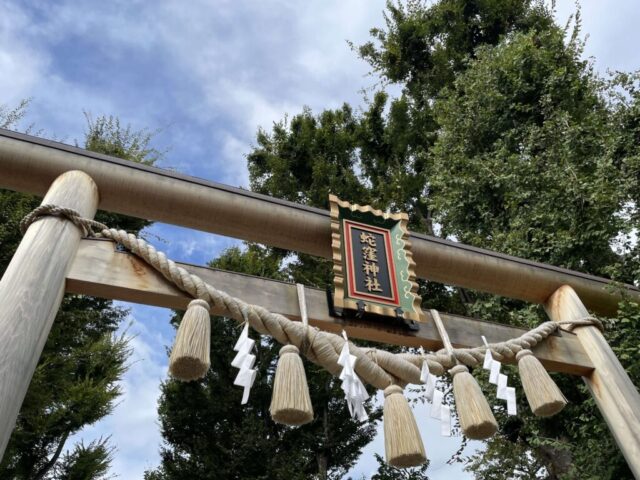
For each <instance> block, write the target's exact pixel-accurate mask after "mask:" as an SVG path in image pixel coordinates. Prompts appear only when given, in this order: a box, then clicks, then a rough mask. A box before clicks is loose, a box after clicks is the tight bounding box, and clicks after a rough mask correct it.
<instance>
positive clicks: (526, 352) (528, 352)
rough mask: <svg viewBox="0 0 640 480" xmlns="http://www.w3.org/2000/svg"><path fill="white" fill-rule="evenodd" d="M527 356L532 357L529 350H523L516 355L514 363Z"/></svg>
mask: <svg viewBox="0 0 640 480" xmlns="http://www.w3.org/2000/svg"><path fill="white" fill-rule="evenodd" d="M527 355H533V352H532V351H531V350H527V349H523V350H520V351H519V352H518V353H516V362H519V361H520V359H521V358H523V357H526V356H527Z"/></svg>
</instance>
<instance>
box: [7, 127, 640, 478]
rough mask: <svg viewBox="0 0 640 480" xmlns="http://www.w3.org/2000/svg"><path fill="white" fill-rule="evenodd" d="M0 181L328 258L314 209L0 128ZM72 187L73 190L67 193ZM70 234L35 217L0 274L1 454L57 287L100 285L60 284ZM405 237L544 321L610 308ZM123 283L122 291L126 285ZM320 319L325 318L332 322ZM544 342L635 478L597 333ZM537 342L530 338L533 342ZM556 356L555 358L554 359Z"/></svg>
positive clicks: (420, 254)
mask: <svg viewBox="0 0 640 480" xmlns="http://www.w3.org/2000/svg"><path fill="white" fill-rule="evenodd" d="M74 170H76V171H74ZM77 170H81V171H82V172H84V174H83V173H82V172H77ZM56 179H57V180H56ZM54 180H56V181H55V182H54ZM96 187H97V189H96ZM0 188H9V189H12V190H16V191H20V192H25V193H33V194H37V195H45V193H47V192H48V194H47V199H48V201H50V202H51V203H56V204H58V205H60V206H67V207H71V208H74V209H76V210H80V211H81V212H82V213H83V214H84V215H85V216H91V215H93V212H94V210H95V203H94V202H95V201H96V200H97V198H95V196H94V193H95V192H96V190H97V193H98V194H99V203H98V207H99V208H101V209H105V210H109V211H113V212H117V213H122V214H127V215H132V216H136V217H139V218H146V219H149V220H154V221H162V222H166V223H172V224H175V225H181V226H185V227H190V228H195V229H199V230H203V231H208V232H213V233H219V234H222V235H227V236H232V237H236V238H241V239H244V240H249V241H255V242H260V243H265V244H267V245H272V246H277V247H281V248H285V249H288V250H295V251H299V252H304V253H309V254H312V255H317V256H322V257H325V258H331V244H330V238H331V229H330V220H329V214H328V212H326V211H324V210H319V209H315V208H309V207H306V206H302V205H297V204H294V203H291V202H284V201H281V200H277V199H274V198H271V197H267V196H264V195H257V194H254V193H252V192H248V191H246V190H242V189H236V188H232V187H227V186H224V185H220V184H215V183H212V182H207V181H204V180H200V179H196V178H192V177H187V176H184V175H179V174H176V173H173V172H167V171H164V170H160V169H157V168H152V167H146V166H143V165H139V164H135V163H131V162H126V161H123V160H119V159H116V158H112V157H108V156H104V155H98V154H94V153H91V152H87V151H84V150H82V149H79V148H74V147H70V146H67V145H63V144H60V143H55V142H49V141H46V140H41V139H37V138H34V137H30V136H27V135H21V134H17V133H13V132H9V131H6V130H0ZM74 192H78V195H75V196H74V194H73V193H74ZM81 192H85V193H81ZM47 199H45V202H46V201H47ZM78 240H79V234H78V231H77V229H75V227H73V226H72V225H71V224H70V223H69V222H67V221H65V220H63V219H58V218H48V219H45V220H42V221H40V222H37V223H36V224H35V225H32V226H31V227H30V228H29V230H28V231H27V235H25V238H24V240H23V242H22V243H21V244H20V247H19V248H18V251H17V252H16V255H15V256H14V258H13V259H12V261H11V263H10V264H9V267H8V268H7V271H6V272H5V275H4V276H3V278H2V280H1V281H0V427H1V428H0V455H2V454H3V453H4V449H5V447H6V443H7V442H8V439H9V436H10V434H11V430H12V428H13V425H14V424H15V420H16V416H17V413H18V410H19V407H20V405H21V403H22V400H23V398H24V395H25V393H26V389H27V387H28V384H29V382H30V379H31V377H32V375H33V372H34V370H35V366H36V362H37V360H38V358H39V356H40V354H41V353H42V348H43V346H44V342H45V340H46V336H47V335H48V332H49V328H50V326H51V321H52V320H53V316H54V315H55V312H56V310H57V308H58V307H59V305H60V301H61V298H62V294H63V292H64V290H65V286H66V287H67V288H70V289H71V290H73V291H78V292H80V293H86V294H90V293H92V290H91V289H96V288H98V287H99V286H100V285H102V288H104V287H105V283H104V281H103V280H100V279H98V281H96V279H95V278H92V279H86V278H85V279H84V280H83V281H84V284H82V282H81V281H80V280H79V278H77V277H69V284H70V285H71V286H70V287H69V285H66V280H65V279H66V278H67V274H68V273H70V272H74V270H73V269H72V265H74V264H76V262H74V261H72V260H74V259H77V260H78V261H79V260H80V259H79V258H76V254H77V252H78V245H79V243H80V242H79V241H78ZM411 243H412V245H413V248H412V250H413V258H414V260H415V262H416V264H417V266H416V269H415V270H416V274H417V276H419V277H421V278H426V279H429V280H433V281H438V282H442V283H446V284H450V285H456V286H462V287H466V288H472V289H476V290H480V291H485V292H489V293H493V294H496V295H502V296H506V297H511V298H517V299H521V300H526V301H529V302H535V303H540V304H544V306H545V308H546V310H547V312H548V314H549V316H550V317H551V318H552V319H553V320H561V319H567V318H568V319H578V318H581V317H584V316H585V315H586V314H587V308H589V309H591V310H592V311H595V312H597V313H600V314H604V315H608V314H612V313H614V312H615V311H616V307H617V304H618V302H619V300H620V298H621V294H620V292H619V291H617V290H614V289H611V288H609V287H611V286H612V285H611V282H610V281H609V280H607V279H603V278H599V277H595V276H592V275H586V274H583V273H579V272H573V271H570V270H566V269H561V268H557V267H553V266H549V265H545V264H541V263H536V262H531V261H528V260H524V259H521V258H517V257H512V256H508V255H503V254H499V253H495V252H491V251H488V250H482V249H477V248H474V247H469V246H466V245H462V244H458V243H454V242H448V241H446V240H442V239H438V238H434V237H428V236H425V235H417V234H413V235H412V236H411ZM83 245H85V242H83ZM83 249H84V247H82V248H81V249H80V251H82V250H83ZM110 266H111V263H109V264H102V265H96V266H94V267H95V268H97V269H98V270H100V269H102V271H101V272H100V273H101V275H103V276H104V278H108V275H109V274H108V270H107V268H110ZM73 268H75V267H73ZM77 273H78V271H75V274H77ZM75 274H74V275H75ZM74 282H75V283H74ZM74 284H75V285H76V287H77V290H76V289H74V287H73V285H74ZM82 285H84V286H82ZM109 286H110V287H111V288H118V287H117V285H109ZM121 287H122V286H121ZM85 288H86V290H85ZM622 289H623V290H624V294H625V295H626V296H628V297H629V298H631V299H632V300H636V301H640V290H638V288H636V287H634V286H631V285H625V286H623V287H622ZM35 290H37V294H36V293H35V292H34V291H35ZM126 290H127V288H123V289H121V291H126ZM133 290H135V289H133ZM128 291H129V293H128V294H133V293H132V289H131V288H128ZM93 293H97V291H93ZM166 293H167V292H164V294H163V293H162V292H153V291H152V292H148V291H145V295H148V296H147V297H145V298H147V299H150V300H149V301H153V302H154V303H155V302H156V301H158V303H160V304H162V301H166V300H167V295H166ZM136 295H140V292H139V291H138V292H137V293H136ZM154 295H155V297H153V296H154ZM163 295H164V297H163ZM109 296H113V295H109ZM169 296H170V295H169ZM115 298H118V297H117V296H116V297H115ZM123 298H124V297H123ZM152 298H155V300H151V299H152ZM163 298H164V300H163ZM131 299H132V300H133V298H131ZM139 301H140V300H139ZM582 302H584V304H583V303H582ZM448 318H449V320H451V321H452V322H454V324H455V322H458V324H459V325H463V323H464V321H465V320H462V319H461V317H453V316H449V317H448ZM320 320H321V319H320V318H316V321H318V322H319V321H320ZM466 321H467V322H471V323H470V325H472V326H471V327H467V328H468V329H469V328H470V329H471V332H470V333H469V334H471V335H474V334H475V331H477V332H480V331H482V328H483V327H482V325H483V324H481V323H479V322H478V323H477V324H476V323H473V322H474V321H473V320H468V319H467V320H466ZM330 323H331V322H324V325H325V326H327V327H328V328H331V326H330ZM476 326H477V328H476ZM334 328H335V326H334ZM351 328H360V329H365V330H366V329H367V328H369V327H366V326H364V327H363V326H357V327H354V326H351ZM429 328H431V329H432V330H433V327H426V328H425V329H423V328H421V330H420V332H419V335H418V336H419V337H421V339H420V340H419V341H418V344H420V342H424V343H425V345H427V346H428V345H429V344H430V343H429V342H432V343H433V342H435V341H434V339H433V338H431V337H429V335H433V334H430V333H428V329H429ZM501 328H505V327H504V326H503V327H495V326H493V327H492V330H491V331H492V333H491V334H490V335H493V333H496V335H498V333H499V332H500V331H502V332H503V334H504V332H505V330H501ZM378 330H379V329H378ZM423 330H424V332H423ZM423 334H424V336H423ZM478 334H479V333H478ZM394 335H396V337H394ZM374 337H377V338H374ZM361 338H370V339H373V340H379V341H388V342H389V343H394V340H395V343H402V344H408V345H415V344H416V340H415V337H407V339H408V340H407V342H404V339H402V338H400V337H399V336H398V335H397V333H395V334H394V333H393V332H382V333H380V332H378V333H375V334H374V333H371V331H367V332H364V333H362V334H361ZM492 338H493V337H492ZM570 338H572V339H571V340H570ZM400 340H402V341H400ZM496 340H498V338H496ZM575 340H577V341H578V343H576V342H575ZM571 342H573V345H574V347H568V353H569V355H564V353H562V352H561V350H562V349H564V348H565V347H567V346H568V345H571V344H572V343H571ZM473 343H474V344H475V343H476V342H473ZM433 344H434V345H436V347H437V346H439V344H438V343H433ZM459 344H460V345H464V344H465V342H464V341H460V343H459ZM578 344H580V347H578V346H577V345H578ZM554 345H555V347H554ZM546 348H547V349H548V350H549V351H548V356H547V357H546V358H544V357H543V358H544V360H545V362H546V364H547V366H548V368H552V369H557V370H561V371H568V370H569V369H574V370H575V371H574V372H572V373H577V374H580V375H582V376H583V378H584V379H585V383H586V384H587V386H588V387H589V389H590V391H591V394H592V395H593V397H594V398H595V400H596V404H597V405H598V407H599V408H600V411H601V412H602V414H603V416H604V418H605V420H606V421H607V424H608V426H609V428H610V429H611V431H612V434H613V436H614V438H615V440H616V442H617V443H618V446H619V447H620V449H621V451H622V453H623V454H624V456H625V458H626V460H627V462H628V464H629V466H630V467H631V470H632V471H633V473H634V475H635V476H636V477H637V478H640V394H638V391H637V389H636V388H635V386H634V385H633V384H632V383H631V381H630V379H629V377H628V375H627V374H626V372H625V371H624V369H623V368H622V366H621V365H620V363H619V362H618V360H617V358H616V357H615V354H614V353H613V351H612V350H611V348H610V347H609V345H608V344H607V343H606V341H605V340H604V337H602V335H601V334H600V333H599V331H598V330H597V329H596V328H595V327H592V326H582V327H579V328H578V329H577V334H576V336H575V338H573V337H572V336H569V335H561V336H560V338H559V339H557V340H556V339H552V340H550V341H549V342H548V345H547V347H546ZM551 350H553V353H552V352H551ZM543 352H544V348H541V349H540V350H539V353H540V354H541V355H543ZM545 355H546V353H545ZM562 355H564V359H563V360H562V361H559V359H561V358H563V357H562ZM585 355H586V357H587V358H585ZM554 362H555V363H554Z"/></svg>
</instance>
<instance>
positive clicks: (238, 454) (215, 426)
mask: <svg viewBox="0 0 640 480" xmlns="http://www.w3.org/2000/svg"><path fill="white" fill-rule="evenodd" d="M211 266H213V267H216V268H222V269H225V270H232V271H235V272H240V273H248V274H253V275H260V276H265V277H268V278H274V279H280V280H282V279H285V278H287V276H286V274H285V272H283V271H282V269H281V257H280V256H279V255H277V254H276V255H274V253H273V251H271V250H270V249H266V248H264V247H260V246H257V245H248V246H247V248H246V250H245V251H241V250H240V249H239V248H237V247H234V248H230V249H228V250H226V251H225V252H224V253H223V254H222V255H221V256H220V257H219V258H218V259H216V260H215V261H213V262H211ZM180 319H181V315H178V314H176V316H175V317H174V319H173V322H174V324H178V323H179V321H180ZM211 320H212V329H211V330H212V333H211V368H210V369H209V372H208V373H207V376H206V377H205V378H204V379H203V380H201V381H197V382H189V383H183V382H179V381H176V380H173V379H169V380H167V381H166V382H165V383H164V384H163V385H162V395H161V398H160V402H159V414H160V422H161V428H162V435H163V438H164V441H165V446H163V448H162V449H161V457H162V463H161V465H160V467H159V468H157V469H156V470H154V471H149V472H147V473H146V475H145V478H146V479H147V480H170V479H182V478H191V479H193V480H208V479H216V480H224V479H238V478H242V479H267V478H268V479H283V480H284V479H308V478H323V479H324V478H331V479H334V478H335V479H337V478H341V477H342V476H343V475H344V474H345V473H346V472H347V471H348V470H349V468H350V467H351V466H352V465H353V464H354V462H355V460H356V459H357V457H358V452H359V451H360V449H361V448H362V447H364V446H365V445H366V444H367V443H369V441H370V440H371V438H372V436H373V435H374V433H375V426H374V425H373V424H361V423H359V422H355V421H352V420H350V418H349V416H348V412H347V407H346V402H345V401H344V395H343V394H342V392H341V390H340V387H339V381H337V380H336V379H333V378H332V377H331V376H330V375H329V374H328V373H326V372H324V371H323V370H322V369H320V368H319V367H317V366H315V365H312V364H310V363H308V362H305V370H306V373H307V379H308V383H309V388H310V393H311V398H312V401H313V405H314V412H315V415H316V418H315V420H314V421H313V422H312V423H311V424H308V425H306V426H304V427H300V428H290V427H286V426H283V425H279V424H276V423H274V422H273V421H272V420H271V418H270V415H269V405H270V401H271V391H272V381H273V375H274V372H275V366H276V359H277V356H278V350H279V349H280V345H278V344H277V343H276V342H275V341H273V340H272V339H271V338H267V337H265V338H261V339H260V340H259V341H257V342H256V347H257V352H256V356H257V360H256V365H257V368H258V374H257V378H256V381H255V384H254V386H253V388H252V389H251V396H250V399H249V402H248V404H247V405H244V406H242V405H240V398H241V396H242V389H241V388H238V387H236V386H234V385H233V379H234V378H235V376H236V374H237V369H235V368H233V367H231V360H232V359H233V357H234V355H235V352H234V351H233V350H232V346H233V344H234V342H235V339H236V338H237V336H238V335H239V333H240V328H239V327H238V326H237V325H236V324H235V322H233V321H231V320H229V319H226V318H222V317H212V319H211ZM371 415H372V417H373V418H374V419H377V418H379V416H380V415H379V412H376V411H373V412H372V413H371Z"/></svg>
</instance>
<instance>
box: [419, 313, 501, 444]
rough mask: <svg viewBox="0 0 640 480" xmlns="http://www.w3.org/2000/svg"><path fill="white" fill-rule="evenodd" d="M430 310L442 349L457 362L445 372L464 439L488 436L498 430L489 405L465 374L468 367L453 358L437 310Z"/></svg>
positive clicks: (445, 331) (478, 387)
mask: <svg viewBox="0 0 640 480" xmlns="http://www.w3.org/2000/svg"><path fill="white" fill-rule="evenodd" d="M430 312H431V318H432V319H433V322H434V323H435V324H436V328H437V329H438V333H439V334H440V337H441V338H442V343H443V344H444V348H445V349H446V350H447V353H448V354H449V356H450V357H451V358H452V359H453V360H454V361H455V363H457V365H456V366H455V367H453V368H452V369H451V370H449V373H450V374H451V376H452V377H453V396H454V397H455V401H456V411H457V412H458V419H459V420H460V427H461V428H462V431H463V432H464V434H465V435H466V436H467V438H470V439H472V440H484V439H485V438H489V437H490V436H491V435H493V434H494V433H496V431H497V430H498V422H496V419H495V417H494V416H493V413H492V412H491V407H489V403H488V402H487V399H486V398H485V397H484V395H483V394H482V390H480V385H478V382H476V379H475V378H473V375H471V374H470V373H469V369H468V368H467V367H466V366H465V365H461V364H460V363H459V362H458V361H457V360H456V357H455V355H454V351H453V346H452V345H451V340H450V339H449V335H448V334H447V330H446V329H445V328H444V324H443V323H442V319H441V318H440V314H439V313H438V311H437V310H430Z"/></svg>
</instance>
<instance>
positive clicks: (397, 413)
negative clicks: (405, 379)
mask: <svg viewBox="0 0 640 480" xmlns="http://www.w3.org/2000/svg"><path fill="white" fill-rule="evenodd" d="M384 450H385V453H386V457H387V463H388V464H390V465H393V466H394V467H398V468H408V467H416V466H418V465H422V464H423V463H424V462H426V461H427V455H426V454H425V452H424V445H423V443H422V438H420V432H419V431H418V425H417V424H416V419H415V418H414V416H413V412H412V411H411V408H409V403H408V402H407V399H406V398H404V395H403V394H402V388H400V387H399V386H398V385H391V386H389V387H387V388H386V389H385V390H384Z"/></svg>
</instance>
